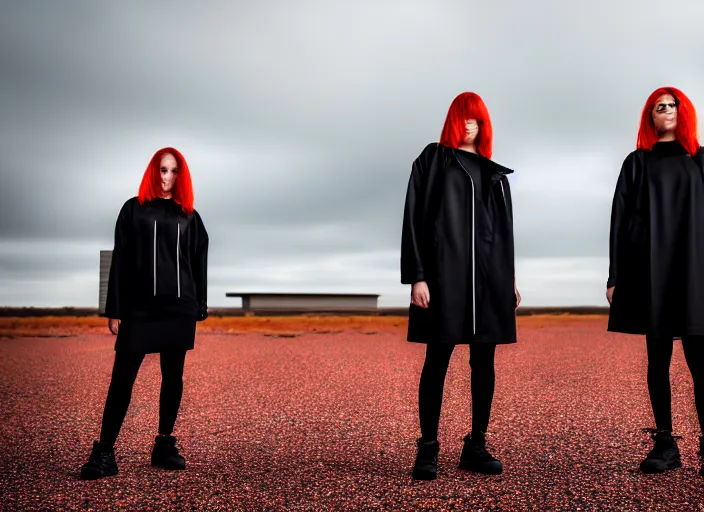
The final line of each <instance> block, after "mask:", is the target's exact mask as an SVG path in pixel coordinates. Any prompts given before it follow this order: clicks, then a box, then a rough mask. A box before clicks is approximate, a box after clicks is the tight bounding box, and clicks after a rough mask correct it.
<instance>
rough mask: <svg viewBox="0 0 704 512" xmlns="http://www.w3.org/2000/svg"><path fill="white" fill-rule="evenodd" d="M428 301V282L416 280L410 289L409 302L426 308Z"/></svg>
mask: <svg viewBox="0 0 704 512" xmlns="http://www.w3.org/2000/svg"><path fill="white" fill-rule="evenodd" d="M429 303H430V290H428V283H426V282H425V281H418V282H417V283H415V284H414V285H413V288H412V289H411V304H415V305H416V306H420V307H421V308H427V307H428V304H429Z"/></svg>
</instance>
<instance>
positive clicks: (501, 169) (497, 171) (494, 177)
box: [438, 144, 513, 183]
mask: <svg viewBox="0 0 704 512" xmlns="http://www.w3.org/2000/svg"><path fill="white" fill-rule="evenodd" d="M438 148H440V149H441V150H443V152H444V153H445V155H446V156H451V157H454V155H455V153H454V150H453V148H451V147H449V146H443V145H442V144H438ZM477 156H478V157H479V158H480V159H482V160H484V161H485V162H487V163H488V164H489V166H490V168H491V170H492V172H491V182H492V183H494V182H496V181H499V180H500V179H501V178H502V177H503V176H505V175H507V174H512V173H513V169H509V168H508V167H505V166H503V165H501V164H498V163H496V162H494V161H493V160H491V159H490V158H487V157H485V156H482V155H479V154H478V155H477Z"/></svg>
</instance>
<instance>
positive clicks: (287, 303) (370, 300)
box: [225, 293, 379, 311]
mask: <svg viewBox="0 0 704 512" xmlns="http://www.w3.org/2000/svg"><path fill="white" fill-rule="evenodd" d="M225 296H226V297H242V309H244V310H245V311H257V310H302V311H345V310H367V309H377V300H378V299H379V295H373V294H368V293H226V294H225Z"/></svg>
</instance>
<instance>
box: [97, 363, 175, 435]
mask: <svg viewBox="0 0 704 512" xmlns="http://www.w3.org/2000/svg"><path fill="white" fill-rule="evenodd" d="M185 359H186V352H185V351H176V352H162V353H161V354H160V363H161V393H160V396H159V434H164V435H170V434H171V433H172V432H173V429H174V424H175V423H176V416H177V414H178V409H179V407H180V405H181V396H182V395H183V366H184V362H185ZM143 360H144V354H139V353H133V352H122V351H116V352H115V364H114V366H113V369H112V380H111V381H110V388H109V389H108V397H107V399H106V400H105V410H104V411H103V425H102V429H101V431H100V442H101V443H103V444H105V445H107V446H113V445H114V444H115V440H117V435H118V434H119V433H120V428H121V427H122V422H123V421H124V420H125V415H126V414H127V408H128V407H129V405H130V400H131V398H132V387H133V386H134V381H135V379H136V378H137V372H138V371H139V367H140V366H141V364H142V361H143Z"/></svg>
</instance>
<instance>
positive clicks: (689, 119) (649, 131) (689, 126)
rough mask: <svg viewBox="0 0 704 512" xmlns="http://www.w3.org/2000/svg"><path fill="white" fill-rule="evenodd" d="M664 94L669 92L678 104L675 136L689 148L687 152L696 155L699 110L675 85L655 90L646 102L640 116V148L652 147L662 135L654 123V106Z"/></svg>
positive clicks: (638, 143)
mask: <svg viewBox="0 0 704 512" xmlns="http://www.w3.org/2000/svg"><path fill="white" fill-rule="evenodd" d="M664 94H669V95H671V96H672V97H673V98H675V103H676V104H677V127H676V128H675V138H676V139H677V140H678V141H679V143H680V144H682V147H684V148H685V149H686V150H687V153H689V154H690V155H692V156H694V155H695V154H696V153H697V151H698V150H699V140H698V138H697V111H696V110H695V109H694V105H693V104H692V102H691V101H690V99H689V98H688V97H687V96H686V95H685V93H683V92H682V91H680V90H679V89H676V88H674V87H661V88H660V89H658V90H656V91H654V92H653V93H652V94H651V95H650V96H649V97H648V100H647V101H646V102H645V106H644V107H643V112H642V114H641V117H640V128H639V129H638V142H637V143H636V146H637V147H638V149H652V147H653V146H654V145H655V143H656V142H657V141H658V139H659V138H660V136H659V135H658V132H657V130H656V129H655V124H654V123H653V108H654V107H655V103H656V102H657V101H658V98H659V97H660V96H662V95H664Z"/></svg>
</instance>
